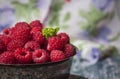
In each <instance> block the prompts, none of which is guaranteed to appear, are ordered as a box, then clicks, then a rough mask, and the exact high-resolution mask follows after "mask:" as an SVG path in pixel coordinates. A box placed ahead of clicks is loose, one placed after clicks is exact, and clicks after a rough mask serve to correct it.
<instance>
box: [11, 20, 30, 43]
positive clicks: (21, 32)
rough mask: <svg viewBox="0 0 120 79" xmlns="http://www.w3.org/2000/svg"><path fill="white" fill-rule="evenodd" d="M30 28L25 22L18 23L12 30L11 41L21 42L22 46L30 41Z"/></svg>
mask: <svg viewBox="0 0 120 79" xmlns="http://www.w3.org/2000/svg"><path fill="white" fill-rule="evenodd" d="M30 30H31V29H30V27H29V25H28V24H27V23H25V22H19V23H17V24H16V25H15V28H13V29H12V34H11V38H12V39H13V40H21V41H22V42H23V43H24V44H25V43H26V42H27V41H29V39H30Z"/></svg>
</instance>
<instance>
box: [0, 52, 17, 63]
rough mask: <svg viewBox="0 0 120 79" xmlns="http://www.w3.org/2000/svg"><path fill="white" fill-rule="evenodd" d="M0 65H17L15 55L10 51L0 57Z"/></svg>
mask: <svg viewBox="0 0 120 79" xmlns="http://www.w3.org/2000/svg"><path fill="white" fill-rule="evenodd" d="M0 64H15V57H14V53H13V52H10V51H6V52H3V53H2V54H1V55H0Z"/></svg>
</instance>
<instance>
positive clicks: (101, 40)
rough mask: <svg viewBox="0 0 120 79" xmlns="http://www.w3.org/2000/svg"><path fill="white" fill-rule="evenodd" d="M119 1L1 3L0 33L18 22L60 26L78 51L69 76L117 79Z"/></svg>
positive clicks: (19, 0)
mask: <svg viewBox="0 0 120 79" xmlns="http://www.w3.org/2000/svg"><path fill="white" fill-rule="evenodd" d="M119 7H120V0H0V32H2V30H3V29H4V28H7V27H13V25H14V24H15V23H16V22H18V21H26V22H28V23H30V22H31V21H32V20H36V19H38V20H40V21H41V22H42V23H43V24H44V25H45V26H46V27H56V26H59V27H60V28H61V29H60V31H63V32H66V33H68V34H69V35H70V37H71V42H72V44H74V45H75V46H76V47H77V48H78V50H77V55H76V56H74V58H73V64H72V67H71V74H74V75H78V76H83V77H86V78H88V79H120V76H119V75H120V69H119V67H120V64H119V61H120V57H119V52H120V45H119V42H120V39H119V38H120V8H119Z"/></svg>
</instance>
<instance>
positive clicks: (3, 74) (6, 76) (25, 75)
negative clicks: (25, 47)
mask: <svg viewBox="0 0 120 79" xmlns="http://www.w3.org/2000/svg"><path fill="white" fill-rule="evenodd" d="M71 61H72V57H71V58H67V59H64V60H62V61H59V62H49V63H46V64H24V65H23V64H0V79H67V78H68V76H69V72H70V67H71Z"/></svg>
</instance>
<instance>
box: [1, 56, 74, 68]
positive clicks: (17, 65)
mask: <svg viewBox="0 0 120 79" xmlns="http://www.w3.org/2000/svg"><path fill="white" fill-rule="evenodd" d="M73 56H74V55H73ZM73 56H71V57H69V58H66V59H64V60H60V61H57V62H47V63H42V64H0V67H1V66H5V67H6V66H8V67H23V68H25V67H42V66H51V65H57V64H60V63H63V62H65V61H67V60H70V59H72V58H73Z"/></svg>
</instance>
